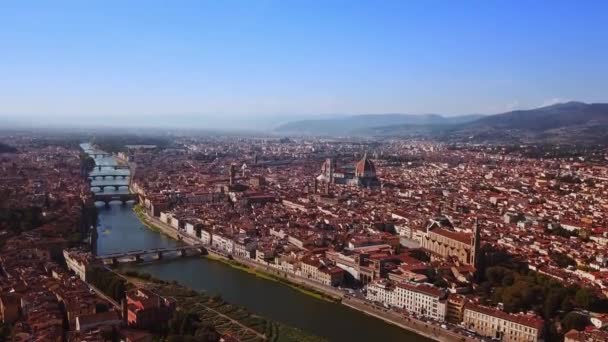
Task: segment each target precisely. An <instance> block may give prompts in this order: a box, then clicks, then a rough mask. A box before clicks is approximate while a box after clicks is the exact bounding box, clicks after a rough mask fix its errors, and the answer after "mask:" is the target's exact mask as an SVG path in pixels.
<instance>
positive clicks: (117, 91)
mask: <svg viewBox="0 0 608 342" xmlns="http://www.w3.org/2000/svg"><path fill="white" fill-rule="evenodd" d="M607 13H608V3H605V2H588V3H586V4H585V6H580V4H575V3H555V2H550V3H549V2H546V3H543V2H538V3H532V4H531V3H525V4H524V3H515V2H502V3H475V4H462V3H445V2H436V3H428V2H425V3H410V2H407V3H406V2H400V1H388V2H386V3H383V5H382V6H377V5H376V4H375V3H373V2H356V3H353V2H347V1H328V2H318V3H313V2H299V1H287V2H283V1H281V2H279V1H257V2H232V1H227V2H200V1H185V2H180V3H179V4H170V5H168V4H166V3H163V2H156V1H133V2H128V3H124V2H119V1H105V2H86V3H82V2H77V1H61V2H53V3H49V4H44V3H41V4H37V5H36V6H28V5H26V4H22V3H10V4H4V5H2V11H0V20H1V21H2V22H3V24H4V25H3V30H1V31H0V47H1V48H2V51H3V54H2V56H1V57H0V62H1V63H0V123H3V124H5V125H6V124H11V123H12V124H19V125H29V124H32V125H38V126H45V125H72V126H92V125H98V124H103V123H106V122H107V123H108V124H113V122H114V121H117V120H124V119H122V118H124V117H125V116H128V120H124V121H123V122H122V123H123V124H125V125H136V126H142V127H148V126H167V127H168V126H172V127H181V126H185V127H189V126H191V125H192V124H196V125H201V127H202V128H205V127H206V128H229V127H233V128H237V129H242V128H255V129H267V128H269V127H271V126H276V125H278V124H280V123H282V122H287V121H291V120H299V119H306V118H317V117H319V116H330V115H356V114H381V113H404V114H424V113H434V114H441V115H466V114H495V113H500V112H506V111H509V110H514V109H529V108H535V107H540V106H543V105H547V104H553V103H558V102H566V101H570V100H576V101H583V102H587V103H592V102H603V101H605V89H608V65H607V64H606V63H605V60H607V59H608V48H607V47H606V45H605V42H604V39H605V37H604V34H603V32H607V31H608V15H607ZM564 18H567V19H568V24H567V25H564ZM100 116H103V117H104V119H99V117H100Z"/></svg>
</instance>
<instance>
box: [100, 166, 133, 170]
mask: <svg viewBox="0 0 608 342" xmlns="http://www.w3.org/2000/svg"><path fill="white" fill-rule="evenodd" d="M102 168H108V169H109V168H111V169H114V170H129V167H128V166H126V165H96V166H95V169H97V170H99V171H101V169H102Z"/></svg>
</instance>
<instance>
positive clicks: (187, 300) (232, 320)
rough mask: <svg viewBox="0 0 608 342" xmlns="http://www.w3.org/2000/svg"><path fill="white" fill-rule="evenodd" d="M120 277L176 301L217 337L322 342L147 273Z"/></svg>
mask: <svg viewBox="0 0 608 342" xmlns="http://www.w3.org/2000/svg"><path fill="white" fill-rule="evenodd" d="M123 275H124V276H125V278H127V279H128V280H129V282H132V283H134V284H136V285H137V286H143V287H145V288H148V289H150V290H152V291H154V292H156V293H158V294H159V295H161V296H167V297H173V298H175V299H176V301H177V306H178V308H179V310H183V311H187V312H190V313H194V314H195V315H197V317H198V318H199V320H200V324H209V325H213V326H214V327H216V329H217V330H218V331H219V332H220V333H228V332H230V333H233V334H236V335H237V337H239V338H240V339H241V340H247V341H252V342H253V341H273V342H299V341H303V342H323V341H325V340H324V339H323V338H321V337H318V336H314V335H311V334H309V333H306V332H304V331H302V330H300V329H297V328H294V327H291V326H288V325H285V324H282V323H279V322H275V321H271V320H268V319H265V318H263V317H261V316H258V315H255V314H252V313H250V312H249V311H247V310H246V309H245V308H243V307H239V306H236V305H233V304H230V303H227V302H226V301H224V300H223V299H222V298H221V297H220V296H209V295H208V294H205V293H203V292H197V291H194V290H190V289H188V288H187V287H185V286H183V285H180V284H179V283H177V282H167V281H163V280H160V279H156V278H154V277H152V276H151V275H150V274H148V273H138V272H137V271H133V270H129V271H124V272H123ZM237 322H238V323H237ZM243 326H245V327H247V328H244V327H243ZM254 331H255V332H254ZM256 332H257V334H256ZM258 334H261V335H263V336H264V337H261V336H260V335H258Z"/></svg>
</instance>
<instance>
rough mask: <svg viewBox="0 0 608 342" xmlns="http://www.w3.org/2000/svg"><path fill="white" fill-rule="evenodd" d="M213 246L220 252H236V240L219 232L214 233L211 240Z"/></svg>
mask: <svg viewBox="0 0 608 342" xmlns="http://www.w3.org/2000/svg"><path fill="white" fill-rule="evenodd" d="M211 246H212V247H213V248H214V249H215V250H218V251H220V252H223V253H226V254H232V253H234V242H233V241H232V239H230V238H228V237H226V236H222V235H219V234H213V239H212V240H211Z"/></svg>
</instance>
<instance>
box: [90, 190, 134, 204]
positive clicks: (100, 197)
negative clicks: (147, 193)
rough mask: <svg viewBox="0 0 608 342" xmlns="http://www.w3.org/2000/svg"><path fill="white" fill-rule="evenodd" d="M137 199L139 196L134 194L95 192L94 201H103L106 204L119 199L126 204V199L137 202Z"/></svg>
mask: <svg viewBox="0 0 608 342" xmlns="http://www.w3.org/2000/svg"><path fill="white" fill-rule="evenodd" d="M138 199H139V197H138V196H137V195H135V194H103V193H96V194H95V201H96V202H97V201H99V202H104V203H105V204H106V206H108V205H110V202H112V201H121V202H122V204H126V203H127V201H135V202H137V200H138Z"/></svg>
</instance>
